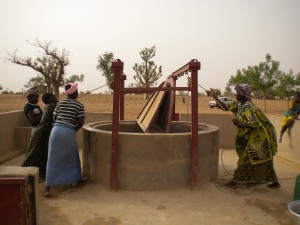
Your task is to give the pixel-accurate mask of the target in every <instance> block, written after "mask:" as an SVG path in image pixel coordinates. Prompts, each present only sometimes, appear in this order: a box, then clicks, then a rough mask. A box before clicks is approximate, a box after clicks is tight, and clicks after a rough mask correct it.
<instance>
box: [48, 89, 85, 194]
mask: <svg viewBox="0 0 300 225" xmlns="http://www.w3.org/2000/svg"><path fill="white" fill-rule="evenodd" d="M65 93H66V94H67V96H68V97H67V98H66V99H64V100H61V101H60V102H58V103H57V106H56V108H55V110H54V112H53V117H54V118H53V119H54V124H53V128H52V130H51V134H50V139H49V152H48V162H47V170H46V171H47V172H46V188H45V192H44V194H43V195H44V196H45V197H49V196H50V195H51V194H50V186H53V185H63V184H80V183H82V182H83V180H82V176H81V167H80V165H81V164H80V158H79V152H78V144H77V140H76V132H77V131H78V130H79V129H80V128H81V127H82V126H83V123H84V118H85V113H84V106H83V105H82V104H81V103H80V102H78V101H77V100H76V99H77V97H78V90H77V83H69V84H66V85H65Z"/></svg>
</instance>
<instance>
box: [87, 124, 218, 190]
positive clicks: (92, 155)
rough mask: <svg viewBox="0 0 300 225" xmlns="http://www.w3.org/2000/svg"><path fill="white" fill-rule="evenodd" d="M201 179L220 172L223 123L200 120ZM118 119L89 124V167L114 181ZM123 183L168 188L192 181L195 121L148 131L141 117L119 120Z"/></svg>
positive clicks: (92, 174)
mask: <svg viewBox="0 0 300 225" xmlns="http://www.w3.org/2000/svg"><path fill="white" fill-rule="evenodd" d="M198 127H199V129H198V143H199V144H198V155H199V157H198V185H200V184H203V183H207V182H212V181H214V180H215V179H216V178H217V176H218V164H219V163H218V160H219V128H218V127H215V126H212V125H209V124H199V126H198ZM111 130H112V122H111V121H109V122H95V123H90V124H86V125H84V127H83V151H82V163H83V173H84V175H85V176H86V177H88V178H89V179H90V180H91V181H92V182H94V183H98V184H103V185H104V186H107V187H110V172H111V149H112V147H111V145H112V143H111V142H112V132H111ZM118 140H119V143H118V146H119V150H118V165H117V182H118V184H117V186H118V188H119V189H123V190H168V189H178V188H187V187H191V172H190V167H191V132H190V123H186V122H172V125H171V132H170V133H144V132H143V131H142V130H141V129H140V127H139V126H138V124H137V122H135V121H121V122H120V126H119V138H118Z"/></svg>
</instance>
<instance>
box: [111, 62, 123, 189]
mask: <svg viewBox="0 0 300 225" xmlns="http://www.w3.org/2000/svg"><path fill="white" fill-rule="evenodd" d="M123 67H124V64H123V62H121V60H119V59H117V60H116V61H115V62H112V64H111V68H112V70H113V71H114V96H113V124H112V144H111V172H110V190H111V191H112V190H114V191H116V190H117V171H118V167H117V165H118V135H119V111H120V110H119V103H120V88H121V74H122V71H123Z"/></svg>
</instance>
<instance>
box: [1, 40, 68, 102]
mask: <svg viewBox="0 0 300 225" xmlns="http://www.w3.org/2000/svg"><path fill="white" fill-rule="evenodd" d="M27 42H28V43H29V44H30V45H32V46H34V47H37V48H38V49H40V50H41V52H40V54H41V55H40V56H39V57H37V58H35V59H33V58H32V57H20V56H18V55H17V50H15V51H14V52H13V53H10V52H7V56H6V57H5V58H4V60H5V61H7V62H11V63H15V64H17V65H21V66H27V67H29V68H32V69H33V70H35V71H37V72H38V73H39V74H40V75H42V76H44V81H45V83H46V86H47V90H48V91H50V92H54V94H55V96H56V97H57V98H58V97H59V87H61V86H63V85H64V81H65V67H66V66H68V65H69V64H70V60H69V55H70V53H69V51H66V50H65V49H63V50H62V51H61V52H60V51H58V49H57V48H55V47H54V48H53V47H52V45H53V43H52V42H51V41H44V42H41V41H39V40H38V39H36V41H35V42H34V43H30V42H29V41H27Z"/></svg>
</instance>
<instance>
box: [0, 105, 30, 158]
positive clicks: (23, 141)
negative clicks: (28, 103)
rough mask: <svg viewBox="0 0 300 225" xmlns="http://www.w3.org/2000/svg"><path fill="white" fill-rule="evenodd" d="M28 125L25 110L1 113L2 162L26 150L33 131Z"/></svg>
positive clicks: (0, 151) (0, 150)
mask: <svg viewBox="0 0 300 225" xmlns="http://www.w3.org/2000/svg"><path fill="white" fill-rule="evenodd" d="M28 127H29V123H28V121H27V119H26V117H25V115H24V112H23V111H20V110H19V111H12V112H8V113H0V163H1V162H3V161H4V160H6V159H11V158H13V157H15V156H17V155H20V154H22V153H24V152H25V150H26V145H27V143H28V141H29V138H30V132H31V129H28ZM18 128H20V129H21V130H22V132H19V131H20V130H19V129H18ZM23 128H24V129H23Z"/></svg>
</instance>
